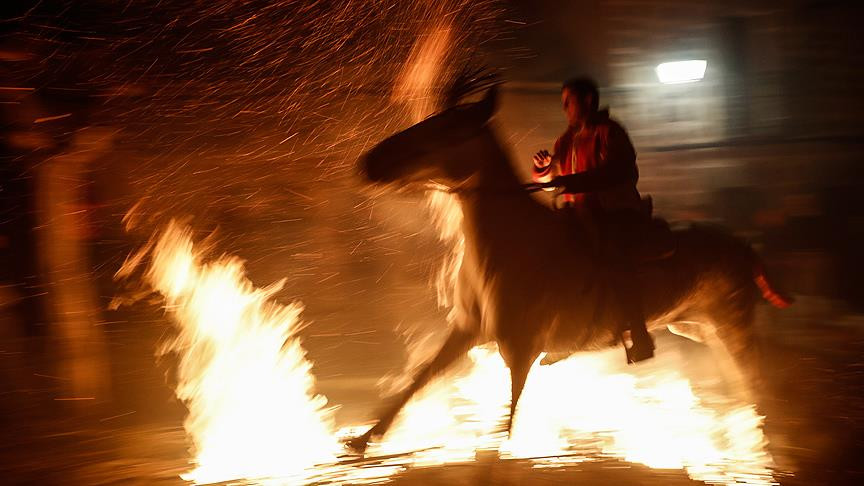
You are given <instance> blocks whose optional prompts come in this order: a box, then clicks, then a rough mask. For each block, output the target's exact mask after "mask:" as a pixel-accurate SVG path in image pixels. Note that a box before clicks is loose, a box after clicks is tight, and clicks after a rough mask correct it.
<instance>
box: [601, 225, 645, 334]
mask: <svg viewBox="0 0 864 486" xmlns="http://www.w3.org/2000/svg"><path fill="white" fill-rule="evenodd" d="M598 223H599V226H600V241H601V246H600V258H601V260H602V261H603V263H604V264H605V265H606V267H607V268H608V269H609V276H610V279H611V282H612V287H613V289H614V293H615V294H616V295H617V300H618V302H616V304H617V305H618V306H620V309H621V317H622V319H621V321H620V323H619V325H620V329H621V331H622V332H623V331H626V330H629V331H631V335H632V336H633V339H634V342H635V341H636V340H637V339H639V338H641V337H642V336H644V335H646V334H647V332H648V331H647V329H646V328H645V313H644V310H643V305H642V292H641V288H640V282H639V280H638V277H637V275H636V272H637V261H638V257H637V245H638V244H639V242H641V241H642V240H643V239H644V238H645V235H646V231H647V221H646V219H645V216H644V215H643V214H641V213H639V212H637V211H616V212H610V213H605V214H601V215H600V216H599V218H598Z"/></svg>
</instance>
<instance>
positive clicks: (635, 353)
mask: <svg viewBox="0 0 864 486" xmlns="http://www.w3.org/2000/svg"><path fill="white" fill-rule="evenodd" d="M625 282H626V283H625ZM620 289H621V291H622V297H624V303H623V304H624V310H625V312H626V316H627V318H626V320H625V322H627V324H628V325H627V326H626V327H627V328H628V329H630V340H631V341H632V342H633V345H632V346H630V347H629V348H628V347H627V346H626V344H625V346H624V349H625V350H626V351H627V364H634V363H638V362H640V361H645V360H646V359H649V358H653V357H654V340H653V339H652V338H651V334H649V333H648V329H647V328H646V327H645V314H644V312H643V310H642V298H641V297H642V295H641V292H640V289H638V288H637V287H636V285H634V282H633V281H632V280H631V281H622V285H621V288H620Z"/></svg>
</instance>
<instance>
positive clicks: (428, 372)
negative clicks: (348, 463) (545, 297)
mask: <svg viewBox="0 0 864 486" xmlns="http://www.w3.org/2000/svg"><path fill="white" fill-rule="evenodd" d="M477 338H478V329H477V328H476V327H475V326H472V327H470V328H467V329H464V328H461V327H460V326H453V328H452V329H451V330H450V335H449V336H447V339H446V340H445V341H444V345H443V346H441V349H440V350H438V353H437V354H435V356H434V357H433V358H432V360H430V361H429V362H428V363H426V364H425V365H424V366H422V367H421V368H420V370H419V371H418V372H417V373H416V374H415V375H414V378H413V379H412V380H411V383H410V384H409V385H408V386H407V387H406V388H405V389H404V390H402V391H401V392H399V393H398V394H397V395H395V396H394V397H392V398H391V399H390V402H389V403H388V404H387V405H386V406H385V407H384V408H383V409H382V410H381V411H380V413H379V414H378V422H377V423H376V424H375V425H374V426H373V427H372V428H370V429H369V430H368V431H366V433H365V434H363V435H361V436H359V437H356V438H354V439H351V440H349V441H348V442H347V443H346V447H347V448H348V449H349V450H351V451H352V452H355V453H358V454H362V453H363V452H365V451H366V447H367V446H368V444H369V440H370V439H371V438H372V437H380V436H382V435H384V433H385V432H387V429H389V428H390V425H392V423H393V420H394V419H395V418H396V415H397V414H398V413H399V411H400V410H402V407H404V406H405V404H406V403H408V400H410V399H411V397H412V396H414V394H415V393H417V392H418V391H420V389H422V388H423V387H424V386H426V384H428V383H429V381H430V380H432V379H433V378H434V377H435V376H437V375H439V374H441V373H443V372H444V371H446V370H447V369H448V368H449V367H450V366H451V365H452V364H453V363H455V362H456V361H457V360H458V359H459V358H461V357H462V356H464V355H465V354H466V353H467V352H468V350H469V349H471V347H473V346H474V345H475V344H476V342H477Z"/></svg>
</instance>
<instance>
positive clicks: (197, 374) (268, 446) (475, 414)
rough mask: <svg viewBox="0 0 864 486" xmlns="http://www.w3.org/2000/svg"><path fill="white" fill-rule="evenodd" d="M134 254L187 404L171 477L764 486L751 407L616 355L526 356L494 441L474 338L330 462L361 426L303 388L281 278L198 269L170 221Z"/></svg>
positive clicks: (228, 266) (490, 380)
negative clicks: (610, 477)
mask: <svg viewBox="0 0 864 486" xmlns="http://www.w3.org/2000/svg"><path fill="white" fill-rule="evenodd" d="M148 250H149V251H152V258H151V264H150V266H149V268H148V269H147V271H146V278H147V280H148V281H149V283H150V284H151V285H152V286H153V288H154V289H156V290H157V291H159V292H160V293H161V294H162V295H163V296H164V298H165V301H166V311H167V312H168V313H169V314H170V315H171V316H172V318H173V319H174V321H175V322H176V323H177V329H178V335H177V337H176V338H175V339H174V340H172V341H171V342H169V343H167V345H166V349H165V350H163V351H164V352H167V351H174V352H176V353H178V355H179V357H180V362H179V369H178V375H179V383H178V386H177V390H176V393H177V396H178V397H179V398H180V399H181V400H183V401H184V403H186V404H187V406H188V407H189V416H188V418H187V420H186V423H185V427H186V430H187V432H188V435H189V437H190V439H191V441H192V443H193V446H194V449H193V450H194V454H195V458H194V464H195V468H194V470H193V471H191V472H189V473H187V474H185V475H184V476H183V477H184V479H187V480H190V481H194V482H195V483H210V482H217V481H226V480H231V479H238V478H246V479H256V478H257V480H258V481H259V482H264V483H267V484H286V483H287V484H294V483H298V482H311V481H322V480H328V481H350V482H353V483H356V484H361V483H367V482H380V481H382V480H386V479H388V478H390V477H392V476H393V475H395V474H397V473H399V472H400V471H403V470H405V468H407V467H418V466H431V465H439V464H447V463H457V462H467V461H472V460H474V459H475V457H476V456H477V453H478V451H497V454H498V456H499V457H500V458H502V459H524V460H530V461H533V462H534V463H535V464H536V465H537V466H543V467H561V466H567V465H571V466H572V465H574V464H577V463H580V462H584V461H586V460H591V459H597V458H606V457H615V458H620V459H622V460H624V461H628V462H636V463H642V464H645V465H647V466H650V467H654V468H674V469H684V470H686V471H687V473H688V474H689V475H690V477H692V478H693V479H697V480H702V481H708V482H711V483H715V484H750V485H768V484H775V482H774V480H773V477H772V475H771V474H772V473H771V468H772V466H773V464H772V461H771V457H770V455H769V454H768V453H767V452H766V451H765V447H766V441H765V437H764V435H763V433H762V430H761V424H762V417H760V416H759V415H758V414H757V413H756V412H755V409H754V407H752V406H749V405H737V406H733V405H729V404H726V403H716V400H714V402H713V403H709V402H711V401H710V400H706V399H703V398H700V397H699V396H697V395H696V394H695V392H694V391H693V389H692V387H691V385H690V383H689V381H688V380H687V379H685V378H683V377H681V376H680V374H679V373H678V372H677V371H674V370H668V371H663V372H660V373H654V374H648V375H644V376H640V375H635V374H631V373H621V372H616V371H615V367H614V363H616V362H617V361H616V360H620V358H621V357H620V352H618V351H620V350H610V351H609V352H607V353H592V354H585V355H578V356H576V357H572V358H570V359H567V360H564V361H561V362H559V363H556V364H554V365H551V366H540V365H539V362H538V363H535V365H534V367H533V368H532V370H531V373H530V375H529V378H528V383H527V384H526V387H525V391H524V393H523V395H522V399H521V401H520V403H519V408H518V410H517V416H516V421H515V424H514V428H513V433H512V436H511V438H509V439H508V438H507V437H506V436H505V434H504V433H503V432H502V424H503V423H504V420H505V418H506V417H507V414H508V412H509V398H510V397H509V390H510V383H509V381H510V378H509V373H508V371H507V368H506V366H505V365H504V362H503V360H502V359H501V358H500V356H499V355H498V353H497V350H496V349H495V347H494V346H483V347H476V348H474V349H472V350H471V351H470V352H469V355H468V359H467V366H466V367H464V369H463V370H462V372H461V373H456V375H455V376H450V377H443V378H442V379H440V380H438V381H437V382H435V383H433V384H432V385H430V386H429V387H428V388H427V389H426V390H425V391H424V392H423V393H422V394H421V395H420V396H418V397H417V398H415V399H414V400H412V401H411V402H410V403H409V404H408V406H407V407H406V408H405V410H404V411H403V413H402V414H400V416H399V419H398V421H397V423H395V424H394V427H393V429H392V430H391V432H390V433H388V434H387V436H385V437H384V440H383V441H382V442H381V443H378V444H372V447H371V448H370V450H369V452H368V454H369V455H370V456H372V457H382V456H392V457H390V458H389V459H386V460H380V461H377V464H376V467H357V466H353V465H351V464H346V463H341V464H340V463H339V462H338V461H339V458H338V455H339V454H340V452H341V450H342V449H341V445H340V442H341V439H343V438H345V437H347V436H351V435H356V434H358V433H359V432H362V430H363V427H361V426H352V427H346V428H343V429H341V430H339V431H336V429H335V427H334V423H333V419H332V409H328V408H327V407H326V404H327V400H326V399H325V398H324V397H322V396H320V395H317V394H315V392H314V377H313V376H312V374H311V363H310V362H309V361H308V360H307V359H306V358H305V351H304V350H303V348H302V346H301V344H300V342H299V340H298V339H297V337H296V333H297V331H298V328H299V326H300V321H299V315H300V312H301V307H300V305H299V304H291V305H281V304H278V303H276V302H275V301H274V299H273V295H274V294H275V293H276V292H277V291H278V290H279V289H280V288H281V285H282V282H279V283H277V284H275V285H271V286H269V287H266V288H255V287H254V286H253V285H252V283H251V282H250V281H249V280H248V279H247V278H246V277H245V275H244V270H243V264H242V262H241V261H240V260H239V259H237V258H234V257H230V256H223V257H221V258H218V259H215V260H213V261H208V262H205V261H204V260H203V259H202V256H201V252H202V250H201V249H200V248H196V247H195V246H194V245H193V243H192V240H191V237H190V232H189V230H187V229H184V228H182V227H180V226H179V225H176V224H174V223H172V224H171V225H169V226H168V227H167V228H166V229H165V230H164V231H162V232H161V233H160V234H159V236H158V238H156V239H155V244H154V245H152V246H151V247H148ZM138 261H140V260H138ZM265 478H278V479H275V480H273V479H271V480H267V479H265Z"/></svg>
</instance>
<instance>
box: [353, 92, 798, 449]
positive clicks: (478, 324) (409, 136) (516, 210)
mask: <svg viewBox="0 0 864 486" xmlns="http://www.w3.org/2000/svg"><path fill="white" fill-rule="evenodd" d="M483 90H485V93H484V94H483V96H482V99H481V100H479V101H475V102H463V103H461V104H457V103H455V102H454V103H453V105H452V106H450V107H448V108H446V109H444V110H443V111H441V112H440V113H438V114H435V115H434V116H431V117H430V118H427V119H426V120H424V121H422V122H420V123H418V124H416V125H413V126H411V127H409V128H407V129H406V130H404V131H401V132H399V133H396V134H394V135H392V136H390V137H388V138H387V139H385V140H383V141H381V142H380V143H378V144H377V145H376V146H374V147H373V148H372V149H370V150H368V151H367V152H365V153H364V154H363V155H362V156H361V157H360V159H359V161H358V170H359V172H360V173H361V174H362V176H363V177H364V178H365V179H367V181H369V182H370V183H371V184H373V185H378V186H381V187H383V188H387V187H393V186H398V187H400V188H405V187H415V186H417V187H422V186H424V185H427V184H428V183H430V182H432V183H434V184H435V185H437V186H439V187H444V188H446V190H448V191H449V192H452V193H453V194H455V195H456V197H457V198H458V202H459V204H460V206H461V209H462V211H463V213H464V217H463V221H462V231H463V233H464V243H465V245H464V256H463V261H462V264H461V267H460V269H459V273H458V278H457V279H456V285H455V289H454V302H453V306H454V308H453V310H452V313H451V316H452V318H453V322H452V323H451V326H450V330H449V335H448V336H447V337H446V339H445V341H444V343H443V345H442V346H441V348H440V350H439V351H438V352H437V354H435V355H434V356H433V357H432V358H431V359H430V360H429V361H428V362H427V363H425V364H424V365H423V366H421V367H420V368H419V369H418V370H417V372H416V373H415V374H414V376H413V377H412V379H411V380H410V382H409V384H408V385H407V386H406V387H405V388H404V389H403V390H402V391H401V392H398V393H397V394H395V395H394V396H392V397H391V398H390V401H389V403H385V405H384V407H383V408H382V409H381V410H380V412H379V413H378V415H377V421H376V423H375V425H374V426H372V427H371V428H370V429H369V430H368V431H366V433H365V434H363V435H361V436H358V437H354V438H352V439H350V440H348V441H347V443H346V447H347V448H348V449H349V450H352V451H354V452H357V453H361V454H362V453H363V452H365V450H366V448H367V445H368V442H369V441H370V440H371V439H372V438H373V437H380V436H382V435H383V434H384V433H385V432H386V431H387V429H388V428H389V427H390V425H391V424H392V422H393V420H394V419H395V417H396V416H397V414H398V413H399V411H400V410H401V409H402V408H403V407H404V405H405V404H406V403H407V402H408V401H409V399H410V398H411V397H412V396H413V395H414V394H415V393H417V392H418V391H419V390H420V389H421V388H423V387H424V386H425V385H426V384H427V383H429V381H430V380H431V379H432V378H434V377H435V376H436V375H439V374H441V373H443V372H445V371H446V370H447V369H448V368H450V367H451V365H453V364H454V363H455V362H456V361H458V360H459V359H460V358H461V357H463V356H464V355H465V354H466V353H467V351H469V350H470V349H471V348H472V347H473V346H475V345H478V344H483V343H487V342H491V341H495V342H496V343H497V345H498V350H499V352H500V354H501V357H502V358H503V359H504V362H505V364H506V365H507V367H508V368H509V370H510V377H511V401H510V413H509V417H508V418H507V422H506V431H507V432H509V431H510V430H511V428H512V425H513V418H514V415H515V413H516V406H517V404H518V401H519V397H520V395H521V393H522V389H523V387H524V385H525V382H526V380H527V377H528V373H529V370H530V368H531V366H532V364H533V363H534V362H535V360H536V359H537V358H538V357H539V355H540V354H541V353H543V352H546V353H559V354H561V353H563V354H572V353H573V352H576V351H587V350H598V349H603V348H607V347H610V346H614V345H616V344H617V343H620V339H621V335H620V326H619V324H618V323H619V319H620V317H619V316H618V315H617V313H616V308H615V306H614V305H609V302H610V300H609V298H608V296H609V295H610V292H611V289H610V283H609V281H608V279H604V278H603V272H602V270H603V269H602V262H600V261H598V259H597V258H595V257H594V254H593V252H591V251H587V248H588V246H589V245H591V244H592V243H591V236H590V235H588V234H587V233H588V232H587V231H586V230H584V229H580V228H578V227H576V228H574V225H573V223H572V221H571V220H569V219H567V218H565V217H563V216H562V212H561V211H558V210H555V209H553V208H550V207H549V206H548V205H546V204H543V203H542V202H540V201H538V200H537V199H535V198H534V197H533V196H531V195H530V194H529V193H528V192H527V191H526V190H525V189H524V188H523V185H522V183H521V182H520V180H519V178H518V177H517V175H516V173H515V171H514V169H513V165H512V162H511V159H510V157H509V155H508V153H507V150H506V148H505V147H504V146H503V145H502V143H501V142H500V141H499V138H498V137H497V135H496V133H495V130H494V127H493V125H492V123H491V121H490V120H491V119H492V116H493V115H494V113H495V111H496V105H497V91H498V89H497V84H491V85H487V86H484V87H483V88H482V90H479V91H480V92H482V91H483ZM462 91H463V92H467V91H470V90H467V89H464V88H463V89H462ZM673 236H674V240H675V242H676V251H675V253H674V254H673V255H672V256H670V257H668V258H665V259H662V260H659V261H657V262H654V263H651V264H646V265H643V266H642V267H641V268H640V270H639V272H638V276H634V278H639V279H640V280H641V284H642V289H643V290H642V294H643V295H642V297H643V300H644V311H645V315H646V320H647V324H648V329H649V331H650V330H652V329H658V328H662V327H666V328H668V329H669V330H670V331H671V332H673V333H674V334H678V335H681V336H684V337H686V338H689V339H691V340H694V341H698V342H703V343H706V344H708V345H709V346H711V347H712V348H713V349H714V350H715V351H717V354H718V355H719V356H721V358H722V361H724V362H725V363H726V364H727V365H728V366H729V367H731V369H732V370H733V373H734V374H735V375H736V376H738V382H739V384H740V385H741V386H742V387H743V389H744V391H745V393H746V394H747V395H748V396H751V395H752V390H753V389H757V387H758V348H757V346H756V344H757V343H756V340H755V336H754V328H753V321H754V310H755V306H756V304H757V302H758V301H759V298H760V295H759V294H760V292H761V294H762V295H761V296H762V297H764V298H765V299H767V300H768V301H769V302H771V303H772V304H774V305H776V306H778V307H784V306H786V305H788V303H789V302H788V300H787V299H786V298H784V297H783V296H781V295H780V294H779V293H778V292H776V291H775V290H774V289H773V287H772V286H771V284H770V283H769V281H768V279H767V278H766V276H765V273H764V271H763V269H762V265H761V263H760V260H759V258H758V256H757V255H756V254H755V252H754V251H753V250H752V249H751V248H750V246H749V245H747V244H746V243H744V242H743V241H741V240H739V239H738V238H736V237H734V236H732V235H731V234H729V233H728V232H725V231H720V230H719V229H715V228H712V227H707V226H699V225H691V226H690V227H688V228H685V229H682V230H676V231H675V232H674V233H673Z"/></svg>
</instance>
